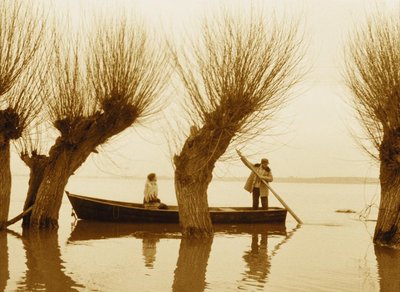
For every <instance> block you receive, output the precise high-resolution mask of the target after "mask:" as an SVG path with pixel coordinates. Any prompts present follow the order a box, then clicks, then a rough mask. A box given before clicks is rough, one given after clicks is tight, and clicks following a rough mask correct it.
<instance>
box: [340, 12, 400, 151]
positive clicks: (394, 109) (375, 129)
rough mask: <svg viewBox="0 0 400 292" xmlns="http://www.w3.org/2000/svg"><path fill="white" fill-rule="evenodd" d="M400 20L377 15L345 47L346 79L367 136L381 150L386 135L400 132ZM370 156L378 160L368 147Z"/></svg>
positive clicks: (357, 30) (358, 28)
mask: <svg viewBox="0 0 400 292" xmlns="http://www.w3.org/2000/svg"><path fill="white" fill-rule="evenodd" d="M399 68H400V21H399V19H398V14H393V15H391V16H388V15H383V14H382V13H376V14H375V15H373V16H370V17H368V19H367V23H366V25H365V26H359V27H357V28H356V29H355V31H354V32H353V34H352V35H351V37H350V38H349V43H348V46H347V48H346V75H345V80H346V84H347V86H348V88H349V89H350V91H351V93H352V95H353V106H354V109H355V111H356V113H357V116H358V119H359V121H360V123H361V124H362V125H363V127H364V131H365V134H366V136H367V137H368V138H369V139H370V141H371V142H372V144H373V146H374V147H375V148H376V150H378V151H379V150H380V146H381V143H382V141H383V136H384V133H393V132H395V131H400V70H399ZM363 148H364V149H365V150H367V152H368V153H370V154H372V156H373V157H374V158H377V156H376V155H375V154H373V152H372V151H371V150H368V149H369V147H368V146H367V145H365V144H363Z"/></svg>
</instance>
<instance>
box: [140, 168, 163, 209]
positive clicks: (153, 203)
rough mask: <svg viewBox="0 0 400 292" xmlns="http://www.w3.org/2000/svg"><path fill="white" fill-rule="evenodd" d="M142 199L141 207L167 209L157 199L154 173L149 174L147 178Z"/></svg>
mask: <svg viewBox="0 0 400 292" xmlns="http://www.w3.org/2000/svg"><path fill="white" fill-rule="evenodd" d="M143 193H144V198H143V206H144V207H145V208H148V209H167V205H165V204H164V203H161V201H160V199H159V198H158V185H157V177H156V174H155V173H150V174H149V175H148V176H147V180H146V183H145V185H144V192H143Z"/></svg>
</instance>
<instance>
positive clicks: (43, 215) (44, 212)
mask: <svg viewBox="0 0 400 292" xmlns="http://www.w3.org/2000/svg"><path fill="white" fill-rule="evenodd" d="M68 154H69V153H68V152H66V151H64V152H63V153H62V154H61V155H60V156H59V157H57V159H54V160H51V161H49V163H48V165H47V166H46V169H45V170H44V172H43V180H42V181H41V183H40V186H39V188H38V191H37V194H36V200H35V204H34V206H33V209H32V213H31V217H30V226H36V227H39V228H49V229H52V228H57V227H58V213H59V210H60V207H61V202H62V198H63V194H64V189H65V186H66V185H67V183H68V179H69V177H70V176H71V174H72V173H71V172H70V163H69V162H70V159H69V155H68ZM30 191H31V190H29V191H28V193H29V192H30Z"/></svg>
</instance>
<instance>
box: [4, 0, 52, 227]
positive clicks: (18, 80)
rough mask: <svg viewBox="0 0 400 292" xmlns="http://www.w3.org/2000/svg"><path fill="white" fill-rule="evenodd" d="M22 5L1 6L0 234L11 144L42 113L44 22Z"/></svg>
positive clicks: (6, 200)
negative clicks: (41, 87) (38, 62)
mask: <svg viewBox="0 0 400 292" xmlns="http://www.w3.org/2000/svg"><path fill="white" fill-rule="evenodd" d="M37 12H38V10H37V9H35V8H34V7H33V6H32V5H26V2H25V3H23V2H22V1H11V0H10V1H8V0H6V1H2V2H1V3H0V230H1V229H4V228H5V227H6V222H7V219H8V213H9V208H10V196H11V170H10V142H11V141H13V140H16V139H19V138H20V137H21V136H22V134H23V132H24V130H25V129H26V128H27V127H28V126H29V125H30V124H31V123H32V121H33V120H34V118H35V117H36V115H37V114H38V112H39V111H40V98H39V92H40V86H39V85H40V74H41V72H40V70H39V69H40V68H41V67H40V66H36V65H37V63H36V62H35V58H37V56H38V54H40V52H41V48H42V41H43V36H44V32H45V30H44V23H45V22H44V19H40V15H39V14H38V13H37Z"/></svg>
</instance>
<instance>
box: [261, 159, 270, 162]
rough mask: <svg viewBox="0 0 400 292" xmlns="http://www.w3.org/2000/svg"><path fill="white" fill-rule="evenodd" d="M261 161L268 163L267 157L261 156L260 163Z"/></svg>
mask: <svg viewBox="0 0 400 292" xmlns="http://www.w3.org/2000/svg"><path fill="white" fill-rule="evenodd" d="M263 162H266V163H269V161H268V159H267V158H262V159H261V163H263Z"/></svg>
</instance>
